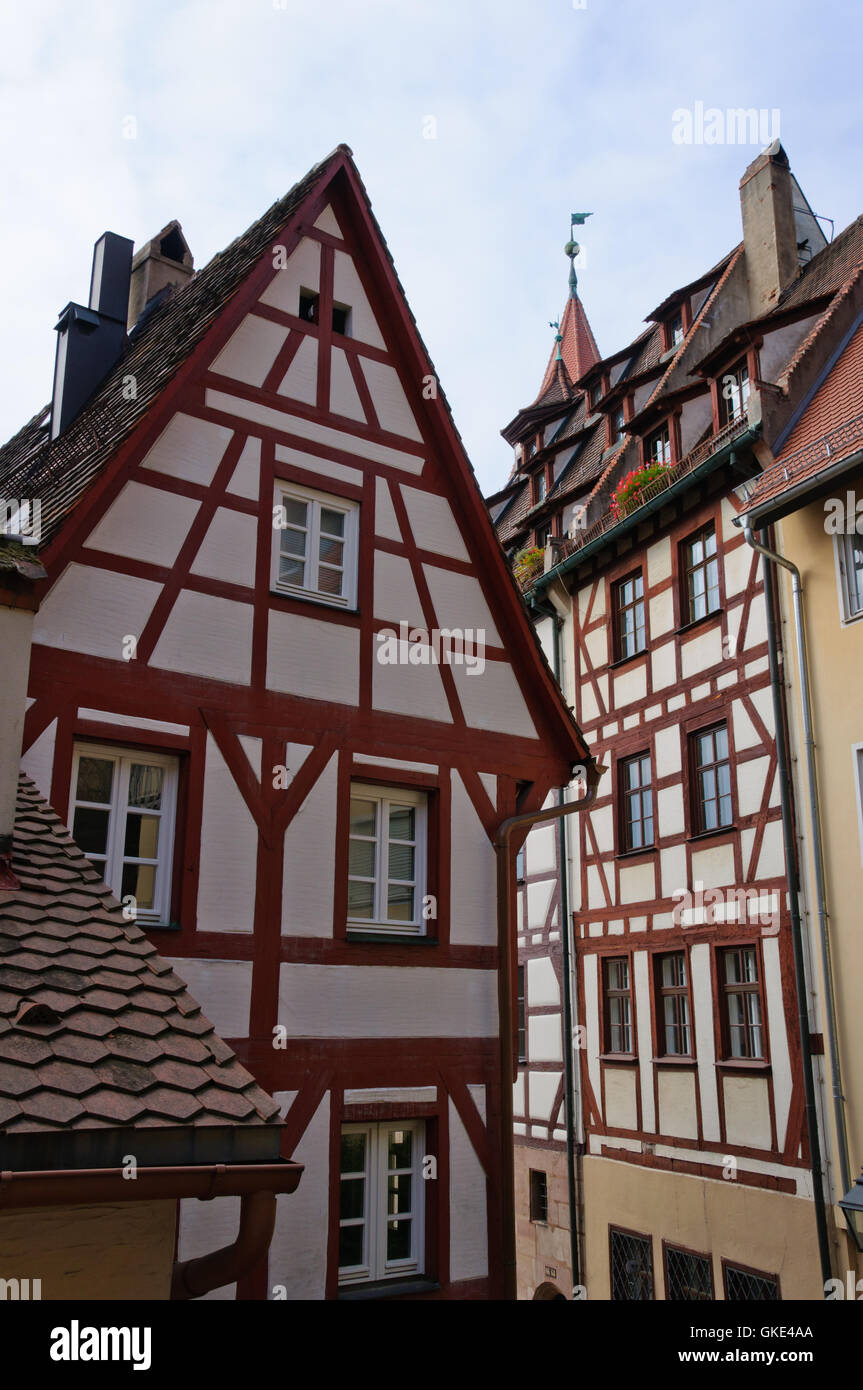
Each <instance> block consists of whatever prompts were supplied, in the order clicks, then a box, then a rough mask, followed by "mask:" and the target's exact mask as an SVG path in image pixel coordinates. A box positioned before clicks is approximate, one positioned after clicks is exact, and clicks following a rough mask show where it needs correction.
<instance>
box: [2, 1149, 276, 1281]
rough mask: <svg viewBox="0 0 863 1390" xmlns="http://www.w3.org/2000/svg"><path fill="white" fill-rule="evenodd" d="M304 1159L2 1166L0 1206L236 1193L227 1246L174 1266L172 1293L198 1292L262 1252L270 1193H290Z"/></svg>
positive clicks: (268, 1231)
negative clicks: (234, 1225) (234, 1223)
mask: <svg viewBox="0 0 863 1390" xmlns="http://www.w3.org/2000/svg"><path fill="white" fill-rule="evenodd" d="M302 1174H303V1164H302V1163H293V1162H290V1161H289V1160H287V1159H282V1160H279V1161H276V1162H274V1163H207V1164H196V1165H194V1166H189V1165H185V1166H178V1167H175V1168H139V1169H138V1170H137V1175H136V1176H135V1177H134V1178H130V1177H129V1176H128V1175H127V1173H126V1170H125V1169H123V1168H65V1169H45V1170H41V1171H36V1172H29V1173H27V1172H25V1173H16V1172H8V1171H7V1172H0V1213H2V1212H3V1211H6V1210H9V1209H12V1208H22V1207H48V1206H67V1205H69V1206H73V1205H90V1204H95V1203H102V1202H146V1201H158V1200H162V1201H170V1200H172V1199H176V1198H180V1197H198V1198H199V1199H200V1200H201V1201H205V1202H206V1201H211V1200H212V1199H213V1198H214V1197H237V1196H239V1197H241V1198H242V1202H241V1207H240V1226H239V1230H238V1232H237V1239H236V1240H235V1241H234V1243H233V1245H227V1246H224V1247H223V1248H222V1249H221V1250H214V1251H212V1252H211V1253H210V1254H209V1255H203V1256H201V1257H200V1258H199V1259H195V1260H185V1261H182V1262H177V1263H175V1265H174V1268H173V1271H172V1277H171V1298H172V1299H187V1298H200V1297H201V1295H202V1294H205V1293H209V1292H210V1291H211V1290H212V1289H218V1288H222V1286H223V1285H225V1284H233V1283H234V1282H235V1281H236V1280H237V1279H239V1278H241V1277H242V1275H243V1274H245V1273H247V1272H248V1271H249V1270H251V1269H254V1268H255V1266H256V1265H257V1264H258V1263H259V1262H260V1261H261V1260H262V1259H263V1257H264V1256H265V1255H266V1253H267V1250H268V1248H269V1245H270V1241H271V1239H272V1235H273V1227H274V1224H275V1219H276V1193H281V1192H295V1191H296V1189H297V1187H298V1185H299V1181H300V1178H301V1177H302Z"/></svg>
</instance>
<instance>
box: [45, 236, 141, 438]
mask: <svg viewBox="0 0 863 1390" xmlns="http://www.w3.org/2000/svg"><path fill="white" fill-rule="evenodd" d="M133 249H134V242H132V241H130V240H129V239H128V237H122V236H118V235H117V233H116V232H105V233H104V235H103V236H101V237H100V238H99V240H98V241H97V242H96V245H95V246H94V248H93V270H92V274H91V276H90V303H89V305H88V306H87V307H86V308H85V306H84V305H83V304H67V305H66V307H65V309H64V310H63V311H62V313H61V314H60V319H59V322H58V323H57V334H58V336H57V356H56V359H55V363H54V395H53V401H52V408H51V438H52V439H56V438H57V436H58V435H59V434H62V432H63V430H64V429H65V428H66V426H67V425H68V424H69V423H70V421H72V420H74V418H75V416H76V415H77V414H78V413H79V411H80V410H81V408H82V406H84V405H85V404H86V402H87V401H88V400H89V399H90V397H91V396H92V394H93V392H94V391H95V390H96V387H97V386H98V385H99V384H100V382H102V381H104V379H105V377H106V376H107V375H108V372H109V371H110V370H111V368H112V367H113V366H114V363H115V362H116V361H117V359H118V357H119V356H120V353H121V351H122V349H123V344H124V342H125V340H126V315H127V312H128V307H129V280H130V277H131V273H132V251H133Z"/></svg>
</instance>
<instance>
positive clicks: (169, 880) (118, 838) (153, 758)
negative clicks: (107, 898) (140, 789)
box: [67, 739, 180, 928]
mask: <svg viewBox="0 0 863 1390" xmlns="http://www.w3.org/2000/svg"><path fill="white" fill-rule="evenodd" d="M82 757H84V758H98V759H101V760H104V761H110V762H111V763H113V764H114V769H115V770H114V773H113V774H112V779H111V801H110V803H107V802H104V803H103V802H87V801H85V800H83V799H80V800H79V798H78V797H77V795H76V790H77V784H78V765H79V763H80V760H81V758H82ZM133 763H149V764H151V765H153V766H157V767H161V768H163V769H164V777H163V781H162V798H161V800H162V806H161V807H160V810H159V812H158V817H159V852H158V854H157V855H156V858H155V863H156V874H155V885H154V892H153V904H154V905H153V907H152V908H138V909H137V911H136V915H135V917H134V919H130V920H134V921H136V922H137V924H138V925H139V926H141V927H146V928H150V927H167V926H170V925H171V909H172V899H173V888H174V871H175V863H176V849H177V837H176V829H177V821H178V800H179V785H180V759H179V757H178V755H177V754H176V753H163V752H161V751H159V750H156V749H152V748H136V747H135V746H134V745H128V744H122V743H89V742H87V741H86V740H83V739H76V740H75V743H74V745H73V749H72V771H71V781H70V794H69V813H68V821H67V824H68V827H69V833H70V834H71V835H72V838H73V839H74V838H75V837H74V826H75V811H76V810H77V809H78V808H79V807H80V808H82V809H86V808H88V807H89V808H92V809H97V810H107V811H108V828H107V838H106V855H105V860H104V866H103V864H102V861H101V858H97V859H96V860H95V861H91V862H92V863H93V866H94V868H95V869H97V871H98V870H99V869H100V868H102V867H104V875H103V876H104V880H105V882H106V883H107V885H108V887H109V888H110V889H111V891H112V893H113V894H114V896H115V897H117V898H119V899H120V901H121V902H122V901H123V900H124V898H125V896H128V895H125V894H124V893H123V884H122V874H123V865H124V862H125V861H126V860H127V859H128V860H129V861H130V862H134V861H135V860H136V859H138V860H140V861H141V862H142V863H149V862H150V860H149V858H148V857H147V856H144V855H138V856H135V855H131V856H127V855H126V854H125V822H126V813H127V812H128V810H129V805H128V790H129V769H130V767H131V764H133ZM82 853H84V854H86V853H87V851H86V850H82ZM91 853H95V851H91Z"/></svg>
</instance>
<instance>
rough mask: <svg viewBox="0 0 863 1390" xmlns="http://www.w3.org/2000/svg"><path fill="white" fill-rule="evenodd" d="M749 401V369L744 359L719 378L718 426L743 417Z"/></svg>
mask: <svg viewBox="0 0 863 1390" xmlns="http://www.w3.org/2000/svg"><path fill="white" fill-rule="evenodd" d="M748 400H749V368H748V366H747V364H746V359H745V357H743V358H741V359H740V361H739V362H735V364H734V366H733V367H729V369H728V371H727V372H723V373H722V376H721V377H720V378H719V426H720V429H721V428H722V427H723V426H725V425H730V424H731V422H732V420H736V419H737V418H738V417H739V416H741V415H743V414H744V413H745V410H746V402H747V401H748Z"/></svg>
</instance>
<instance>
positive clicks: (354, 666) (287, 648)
mask: <svg viewBox="0 0 863 1390" xmlns="http://www.w3.org/2000/svg"><path fill="white" fill-rule="evenodd" d="M359 643H360V639H359V632H358V631H357V629H356V628H353V627H342V626H340V624H338V623H324V622H320V621H319V620H318V619H315V618H311V617H309V618H307V617H306V616H305V615H298V614H296V613H277V612H271V613H270V621H269V630H268V633H267V686H268V687H269V689H270V690H283V691H285V692H287V693H288V694H290V695H300V696H303V697H304V698H305V699H307V700H330V701H333V702H335V703H336V704H341V705H355V704H356V703H357V701H358V699H359Z"/></svg>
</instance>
